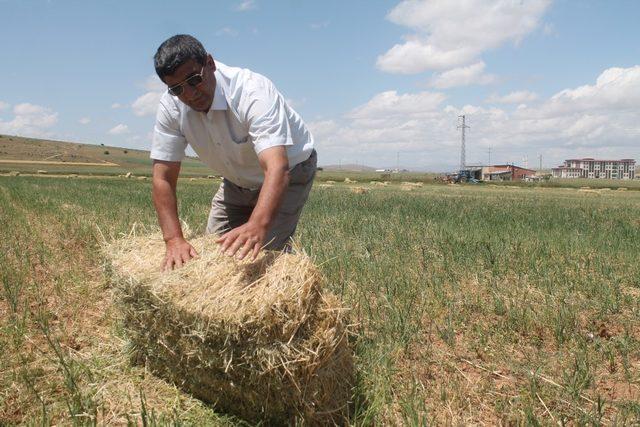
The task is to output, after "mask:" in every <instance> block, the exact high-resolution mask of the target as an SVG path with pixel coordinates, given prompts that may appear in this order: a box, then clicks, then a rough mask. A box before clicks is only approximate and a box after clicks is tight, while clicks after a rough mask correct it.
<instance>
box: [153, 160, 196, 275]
mask: <svg viewBox="0 0 640 427" xmlns="http://www.w3.org/2000/svg"><path fill="white" fill-rule="evenodd" d="M179 174H180V162H166V161H161V160H154V161H153V190H152V194H153V204H154V206H155V208H156V213H157V214H158V223H159V224H160V229H161V230H162V236H163V238H164V241H165V243H166V254H165V257H164V261H163V262H162V270H172V269H173V268H174V265H175V267H176V268H179V267H182V264H184V263H185V262H187V261H188V260H190V259H191V258H193V257H195V256H197V255H198V253H197V252H196V250H195V249H194V248H193V246H191V245H190V244H189V242H187V241H186V240H185V238H184V236H183V234H182V227H180V220H179V219H178V199H177V197H176V186H177V185H178V175H179Z"/></svg>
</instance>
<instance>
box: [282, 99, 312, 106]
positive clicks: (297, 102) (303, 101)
mask: <svg viewBox="0 0 640 427" xmlns="http://www.w3.org/2000/svg"><path fill="white" fill-rule="evenodd" d="M286 101H287V104H288V105H289V107H291V108H300V107H302V106H303V105H304V104H306V102H307V98H301V99H293V98H287V99H286Z"/></svg>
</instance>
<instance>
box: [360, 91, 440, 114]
mask: <svg viewBox="0 0 640 427" xmlns="http://www.w3.org/2000/svg"><path fill="white" fill-rule="evenodd" d="M445 98H446V96H445V95H444V94H442V93H436V92H419V93H415V94H404V95H398V93H397V92H396V91H394V90H392V91H387V92H382V93H379V94H378V95H376V96H374V97H373V98H372V99H371V100H370V101H369V102H367V103H366V104H364V105H362V106H360V107H358V108H356V109H354V110H353V111H351V113H349V115H348V117H349V118H353V119H378V118H389V117H397V116H412V117H413V116H421V115H422V114H424V113H425V112H429V111H433V110H434V109H435V108H436V107H437V106H438V105H440V103H442V102H443V101H444V100H445Z"/></svg>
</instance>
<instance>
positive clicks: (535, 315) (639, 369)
mask: <svg viewBox="0 0 640 427" xmlns="http://www.w3.org/2000/svg"><path fill="white" fill-rule="evenodd" d="M331 177H332V178H335V180H338V179H340V178H341V177H342V175H336V174H335V173H334V174H333V175H331ZM346 177H347V178H348V176H346ZM358 178H360V180H359V181H361V182H358V183H344V182H343V181H344V178H342V179H340V181H341V182H336V183H327V181H331V179H329V175H327V176H325V177H321V179H320V180H319V181H318V182H317V183H316V185H315V186H314V189H313V191H312V193H311V196H310V199H309V202H308V204H307V206H306V208H305V211H304V213H303V216H302V219H301V222H300V226H299V228H298V234H297V237H298V240H299V243H300V245H301V247H302V248H303V249H304V250H305V251H306V252H307V253H308V254H310V255H311V256H312V257H313V258H314V260H315V261H316V263H317V264H318V265H319V266H320V268H321V270H322V272H323V273H324V275H325V276H326V281H327V287H328V288H330V289H331V290H332V291H333V292H334V293H335V294H336V295H338V296H339V297H340V298H341V299H342V301H343V302H344V303H345V304H346V305H347V306H349V307H351V308H352V311H351V322H352V323H353V325H354V332H355V334H354V336H353V337H352V342H353V346H354V349H355V352H356V356H357V369H358V388H357V390H356V391H355V402H356V403H355V405H354V406H355V407H354V416H353V420H352V424H355V425H371V424H377V425H398V424H404V425H424V424H431V423H434V424H487V425H495V424H499V423H502V424H536V423H540V424H556V423H574V424H588V423H594V424H599V423H602V424H612V423H617V424H621V425H625V424H636V423H639V422H640V403H639V402H640V263H638V254H639V253H640V192H639V191H616V190H608V191H607V190H605V191H598V192H584V191H579V189H577V188H545V187H540V186H537V187H529V186H523V187H516V186H489V185H433V184H428V183H427V184H414V185H406V184H405V185H402V184H400V183H398V182H391V183H390V184H388V185H386V186H385V185H374V184H370V183H369V182H368V181H366V180H365V179H362V177H354V176H352V177H351V178H350V179H353V180H358ZM407 180H410V179H407ZM150 185H151V184H150V183H149V182H148V181H138V180H126V179H123V178H117V177H112V178H97V177H93V178H91V179H87V178H83V177H79V178H76V179H65V178H63V177H52V176H48V177H46V178H45V177H37V176H17V177H7V176H2V177H0V221H1V224H0V225H1V233H2V239H1V240H0V246H1V250H0V277H1V278H2V288H1V289H0V349H2V351H0V425H4V424H14V423H31V424H36V423H37V424H40V423H42V424H70V423H72V422H76V423H79V424H85V423H86V424H91V423H98V424H123V423H127V422H130V423H136V424H142V423H148V422H151V423H173V422H178V421H179V422H181V423H187V424H205V423H207V424H213V425H240V424H241V421H240V420H236V419H233V418H230V417H226V416H224V415H221V414H216V413H215V412H214V411H213V410H212V409H211V408H210V407H208V406H206V405H204V404H202V403H201V402H199V401H197V400H195V399H193V398H190V397H189V396H188V395H186V394H184V393H182V392H180V391H179V390H178V389H176V388H175V387H173V386H171V385H169V384H167V383H165V382H163V381H161V380H159V379H157V378H155V377H154V376H152V375H151V374H149V372H147V371H145V369H144V368H142V367H137V366H131V365H130V364H129V363H128V356H127V345H126V336H125V334H124V331H123V330H122V327H121V324H120V322H119V318H118V310H117V307H116V306H114V305H113V304H112V290H111V289H110V287H109V285H108V283H107V280H106V278H105V275H104V273H103V270H102V264H103V260H102V258H101V255H100V252H99V249H100V243H101V241H102V239H103V236H104V238H106V239H113V238H116V237H117V236H120V235H123V234H125V233H128V232H129V231H130V230H131V229H132V226H133V225H134V224H139V225H141V226H149V227H154V226H155V223H156V219H155V212H154V210H153V207H152V204H151V197H150ZM625 186H626V185H625ZM216 187H217V181H212V180H206V179H193V180H192V179H183V180H181V182H180V184H179V187H178V192H179V197H180V201H181V204H180V213H181V218H182V219H183V220H184V221H186V223H188V224H189V225H190V226H191V228H192V229H193V231H194V233H196V234H197V233H201V232H202V231H203V229H204V226H205V222H206V218H207V215H208V208H209V203H210V198H211V196H212V194H213V192H214V190H215V189H216ZM630 189H631V188H630Z"/></svg>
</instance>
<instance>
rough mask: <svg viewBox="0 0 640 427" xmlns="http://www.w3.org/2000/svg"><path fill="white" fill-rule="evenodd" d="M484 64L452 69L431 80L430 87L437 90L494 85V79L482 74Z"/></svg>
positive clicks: (478, 63) (491, 76) (477, 63)
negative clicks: (473, 85)
mask: <svg viewBox="0 0 640 427" xmlns="http://www.w3.org/2000/svg"><path fill="white" fill-rule="evenodd" d="M484 68H485V63H484V62H482V61H480V62H476V63H475V64H472V65H469V66H468V67H459V68H454V69H452V70H449V71H445V72H444V73H440V74H436V75H435V76H433V77H432V78H431V81H430V83H429V84H430V86H432V87H435V88H438V89H447V88H451V87H456V86H469V85H472V84H479V85H487V84H491V83H494V82H495V81H496V77H495V76H493V75H491V74H484Z"/></svg>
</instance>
